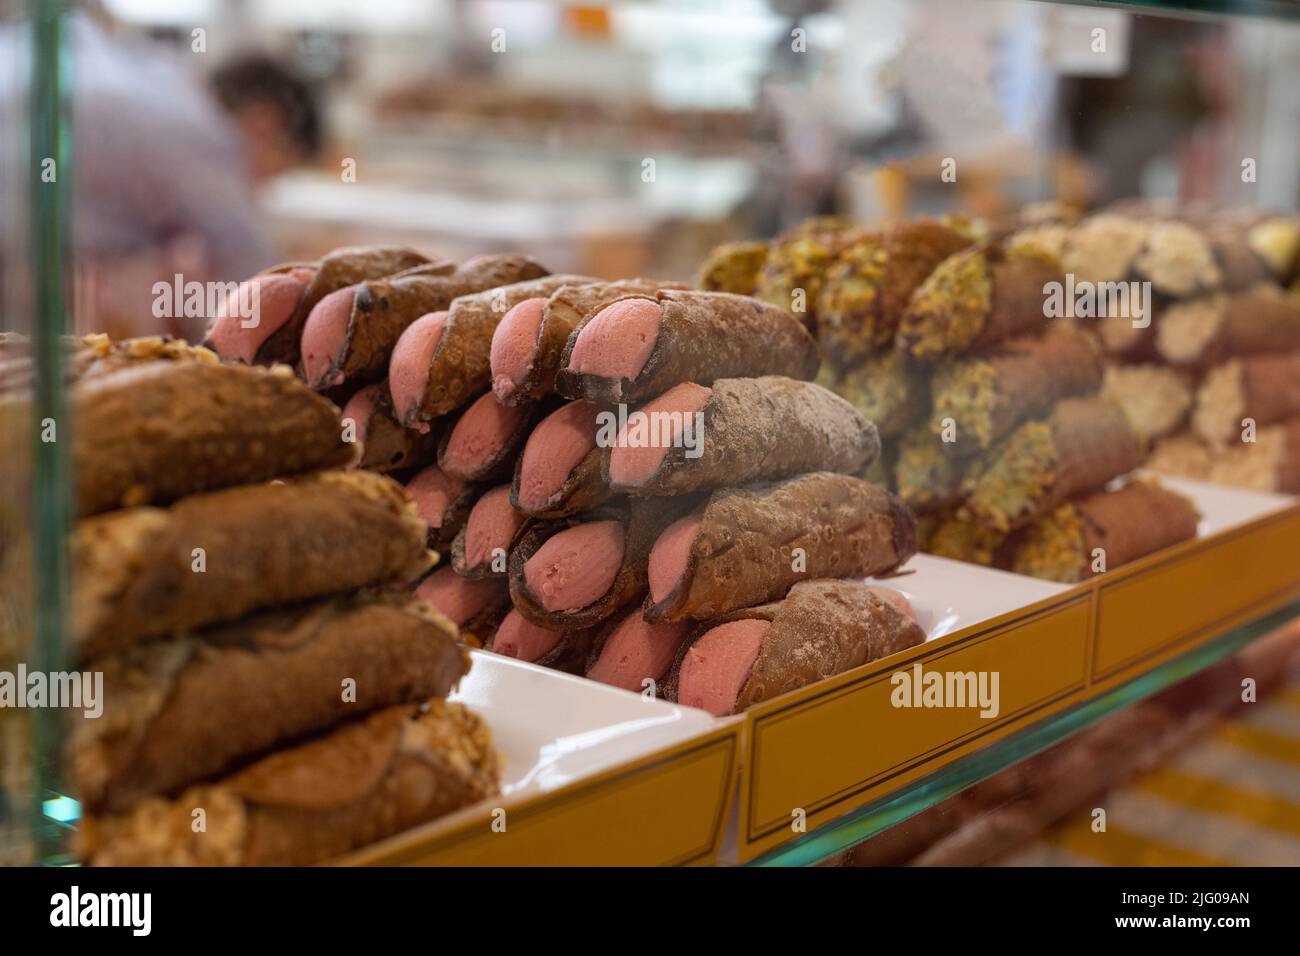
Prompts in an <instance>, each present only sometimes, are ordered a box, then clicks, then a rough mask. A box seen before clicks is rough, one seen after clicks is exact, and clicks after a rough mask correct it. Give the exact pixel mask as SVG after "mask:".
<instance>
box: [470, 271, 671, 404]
mask: <svg viewBox="0 0 1300 956" xmlns="http://www.w3.org/2000/svg"><path fill="white" fill-rule="evenodd" d="M684 288H686V287H685V286H683V285H679V284H678V283H675V282H658V281H655V280H652V279H624V280H620V281H617V282H589V283H587V284H585V285H565V286H561V287H560V288H558V289H556V290H555V292H553V293H552V294H551V296H550V298H536V299H525V300H524V301H523V302H520V303H519V304H517V305H516V306H515V307H514V308H512V309H511V310H510V311H509V312H507V313H506V314H505V316H504V317H503V318H502V319H501V322H500V323H499V324H498V325H497V327H496V331H495V332H493V333H492V350H491V366H492V391H493V393H494V394H495V395H496V397H497V399H498V400H499V401H500V402H501V403H502V404H505V405H519V404H522V403H524V402H528V401H536V400H537V399H539V398H542V397H543V396H545V395H548V394H550V393H551V392H552V391H553V390H554V388H555V373H556V372H557V371H558V370H559V367H560V357H561V355H562V354H563V352H564V345H565V343H566V342H567V341H568V340H569V335H570V334H571V333H572V332H573V330H574V329H575V328H577V327H578V326H579V325H580V324H581V323H582V320H583V319H584V318H586V317H587V316H588V315H591V314H592V313H593V312H598V311H599V310H601V309H603V308H604V307H605V306H607V305H609V304H610V303H611V302H614V301H615V300H617V299H621V298H622V297H623V296H625V295H633V294H635V293H647V294H648V293H654V292H657V291H659V290H660V289H684Z"/></svg>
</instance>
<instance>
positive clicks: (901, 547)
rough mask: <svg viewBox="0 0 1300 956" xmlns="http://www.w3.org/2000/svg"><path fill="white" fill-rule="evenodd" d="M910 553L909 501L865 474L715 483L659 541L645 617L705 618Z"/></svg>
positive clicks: (893, 562) (864, 573)
mask: <svg viewBox="0 0 1300 956" xmlns="http://www.w3.org/2000/svg"><path fill="white" fill-rule="evenodd" d="M914 553H916V523H915V521H914V519H913V518H912V514H911V512H910V511H908V510H907V506H906V505H904V504H903V503H902V502H901V501H899V500H898V499H897V498H895V497H894V496H893V495H891V494H890V493H889V492H887V491H885V490H883V489H881V488H878V487H876V486H875V485H872V484H870V483H868V482H866V481H863V480H862V479H861V478H855V477H852V476H850V475H837V474H832V473H829V472H814V473H812V474H808V475H801V476H800V477H798V478H791V479H788V480H786V481H782V482H778V483H776V484H771V485H759V486H757V487H753V488H739V489H730V490H724V491H716V492H714V493H713V494H712V495H711V496H710V497H709V500H708V502H707V503H706V504H705V505H704V507H703V508H702V509H699V510H697V511H694V512H692V513H690V514H688V515H686V516H685V517H683V518H681V519H679V520H678V521H676V522H674V523H673V524H672V525H670V526H669V527H668V528H667V529H666V530H665V531H664V532H663V534H662V535H660V536H659V538H658V540H657V541H655V543H654V549H653V550H652V551H651V553H650V561H649V572H648V573H649V583H650V596H649V598H648V599H647V600H646V611H645V616H646V619H647V620H649V621H681V620H707V619H708V618H711V617H714V616H716V615H718V614H724V613H726V612H728V611H731V610H735V609H736V608H740V607H747V606H750V605H754V604H760V603H762V602H764V601H771V600H774V599H776V598H779V597H781V596H782V595H784V594H785V593H786V591H788V590H789V589H790V586H791V585H792V584H795V583H796V582H798V581H804V580H808V579H809V578H822V577H836V578H838V577H868V576H870V575H873V574H881V573H884V572H887V571H892V570H894V569H895V568H897V567H898V566H899V565H900V564H902V563H903V562H904V561H906V560H907V559H908V558H910V557H911V556H912V555H913V554H914Z"/></svg>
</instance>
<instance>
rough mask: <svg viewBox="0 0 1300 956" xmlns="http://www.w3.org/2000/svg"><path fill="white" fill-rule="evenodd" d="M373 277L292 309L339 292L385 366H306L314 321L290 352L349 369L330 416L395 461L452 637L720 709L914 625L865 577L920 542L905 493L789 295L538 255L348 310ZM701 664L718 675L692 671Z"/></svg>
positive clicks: (425, 591) (891, 646) (372, 465)
mask: <svg viewBox="0 0 1300 956" xmlns="http://www.w3.org/2000/svg"><path fill="white" fill-rule="evenodd" d="M827 228H830V226H829V225H828V226H827ZM747 255H750V256H751V258H753V257H752V250H750V251H748V252H747ZM759 258H760V259H763V258H766V257H759ZM753 266H754V269H755V270H758V271H761V269H760V266H759V263H758V262H754V263H753ZM441 270H445V267H441ZM441 270H440V271H438V272H437V274H436V275H434V274H432V272H429V271H426V272H421V271H419V267H417V270H416V274H417V275H423V276H429V277H428V278H425V279H421V284H422V285H424V286H426V287H429V286H432V285H433V284H434V281H435V279H437V280H439V281H441V280H444V279H445V278H446V276H447V273H446V272H445V271H441ZM724 271H725V270H724ZM451 274H452V275H454V274H455V273H454V272H453V273H451ZM400 278H401V277H400V276H399V277H398V278H397V279H392V280H378V281H381V282H387V281H392V282H396V281H399V280H400ZM755 281H756V280H755ZM371 284H373V281H371ZM728 284H730V285H733V286H734V287H737V288H743V289H746V290H750V289H752V288H753V287H754V286H753V283H752V282H750V281H749V280H744V281H741V280H738V279H736V278H735V277H734V276H733V277H732V278H730V279H728ZM366 288H367V282H362V283H361V284H360V285H359V286H357V291H356V292H355V293H346V290H345V291H344V292H341V293H339V294H338V300H334V301H341V300H348V298H349V295H350V296H351V298H350V300H349V301H348V302H344V304H342V305H334V304H332V300H331V299H330V298H329V296H328V295H327V296H325V297H324V298H322V299H321V300H320V301H319V303H318V304H317V305H316V306H315V311H312V312H310V314H309V316H308V318H307V319H306V329H307V331H308V332H309V331H310V330H311V329H312V327H313V324H314V322H315V321H316V319H318V318H319V317H320V314H321V312H322V310H326V309H333V308H337V309H338V310H339V315H341V314H342V309H343V308H344V306H345V305H346V306H347V308H349V309H351V315H350V316H349V317H347V319H346V322H345V321H344V320H343V319H342V318H338V317H335V318H334V319H332V320H330V321H331V323H333V324H334V326H335V327H336V328H340V329H347V330H349V331H348V336H349V337H350V340H351V341H352V342H353V343H361V342H363V341H364V342H367V343H378V344H373V345H367V346H366V347H367V348H372V352H371V353H370V354H371V356H372V357H373V356H374V355H376V354H378V353H379V352H385V350H386V352H385V355H384V358H385V361H386V369H385V370H384V372H383V373H379V374H376V373H374V372H366V373H363V374H360V375H356V374H354V373H353V372H351V371H349V369H350V368H357V369H360V368H369V367H371V366H372V365H373V364H374V363H373V362H371V361H370V360H367V361H366V362H357V363H354V364H353V365H352V366H349V365H348V363H347V362H346V361H344V362H337V361H333V362H331V363H330V366H329V368H330V369H332V370H334V371H331V372H328V373H326V374H323V375H315V374H314V373H313V371H312V370H313V369H314V368H318V367H319V366H318V365H317V363H316V360H315V359H312V358H309V354H308V353H309V351H310V350H309V348H308V337H309V336H308V335H307V334H306V332H304V336H303V343H304V344H303V362H302V368H301V371H302V372H303V374H304V377H305V378H306V379H307V382H308V384H309V385H312V386H313V387H315V388H317V389H321V390H327V391H331V394H337V393H336V392H334V391H332V390H336V389H339V388H341V387H343V386H346V385H347V384H349V383H351V384H353V385H357V386H358V387H357V389H356V391H355V392H353V393H352V395H351V396H350V398H348V400H347V402H346V406H345V409H344V412H343V423H344V427H345V428H347V427H351V428H352V431H353V435H352V437H353V439H354V440H355V441H356V443H357V444H359V445H360V452H359V455H358V464H359V466H360V469H361V470H362V471H365V470H375V471H386V472H389V473H391V474H396V475H398V476H400V477H402V478H404V479H405V484H406V488H407V490H408V492H409V494H410V496H411V498H412V499H413V501H414V507H415V511H416V513H417V514H418V515H419V518H420V521H421V523H422V524H421V529H420V537H421V544H422V545H427V546H429V547H433V548H436V549H438V550H439V551H440V552H441V554H442V561H441V562H440V563H439V564H438V566H437V567H435V568H434V569H433V570H432V571H431V572H430V573H428V574H427V575H425V576H424V577H423V578H422V579H420V580H418V582H417V583H416V584H415V586H414V593H415V595H416V597H417V598H419V599H421V600H423V601H425V602H427V603H428V604H430V605H432V606H434V607H436V608H437V609H438V610H439V611H440V612H441V613H442V614H444V615H446V617H447V618H448V619H450V620H451V621H452V622H453V623H455V624H456V625H457V626H458V627H459V628H460V633H461V636H462V638H463V639H464V640H466V641H467V642H468V643H471V644H474V645H478V646H482V647H484V648H485V649H487V650H490V651H492V652H495V653H497V654H501V655H504V656H509V657H514V658H516V659H519V660H523V661H527V662H530V663H534V664H538V665H542V666H547V667H552V668H557V669H561V670H565V671H569V672H572V673H578V674H586V675H588V676H590V677H591V678H592V679H594V680H599V681H602V682H605V683H609V684H613V685H615V686H618V687H622V688H626V689H628V690H633V691H638V692H644V691H646V690H647V689H649V688H652V689H653V692H654V693H655V694H657V695H659V696H663V697H667V698H669V699H674V700H681V701H683V702H686V703H691V704H693V705H697V706H703V707H705V708H706V709H709V710H711V711H712V712H714V713H717V714H727V713H733V712H735V711H737V710H741V709H743V708H744V707H746V706H749V705H751V704H753V703H756V702H758V701H760V700H765V699H767V698H768V697H771V696H774V695H775V694H779V693H783V692H784V691H786V690H789V689H792V688H794V687H797V686H801V685H802V684H804V683H808V682H810V681H813V680H817V679H820V678H822V677H825V676H829V675H831V674H834V673H839V672H840V671H843V670H846V669H848V668H851V667H855V666H857V665H858V664H861V663H863V662H865V661H867V660H870V659H873V658H875V657H879V656H882V655H884V654H888V653H892V652H893V650H895V649H898V648H900V647H903V646H906V645H907V644H909V643H915V642H917V641H920V640H922V639H923V638H924V633H923V632H922V631H921V629H920V627H919V625H918V624H917V623H916V621H915V620H914V619H913V617H912V616H910V615H909V613H908V610H907V609H905V602H903V604H904V607H903V608H900V606H899V604H898V603H897V601H896V600H892V595H889V594H887V595H885V596H884V597H882V596H881V593H880V591H879V589H872V588H870V587H868V586H867V585H865V584H864V583H862V579H864V578H866V577H868V576H871V575H876V574H884V573H888V572H890V571H892V570H894V569H896V568H897V567H898V566H899V565H901V564H902V563H903V562H905V561H906V560H907V559H908V558H909V557H910V556H911V554H912V553H913V552H914V551H915V547H916V542H915V528H914V524H913V521H912V517H911V515H910V513H909V512H908V510H907V508H906V507H905V506H904V505H903V504H902V502H900V501H899V500H898V499H897V498H895V497H893V496H892V495H891V494H890V493H889V492H887V491H885V490H884V489H882V488H880V487H878V486H876V485H874V484H872V483H870V482H868V481H866V480H865V479H864V478H863V477H862V476H863V475H864V474H865V473H866V471H867V470H868V469H869V468H870V467H871V466H872V465H873V464H874V463H875V462H876V461H877V459H878V458H879V457H880V452H881V447H880V439H879V435H878V432H877V429H876V427H875V426H874V425H873V424H872V423H871V422H870V421H869V420H868V419H867V418H865V417H864V416H863V415H862V414H861V413H860V412H859V411H858V410H856V409H855V408H854V407H853V406H852V405H851V404H849V403H848V402H846V401H844V400H843V399H841V398H839V397H837V396H836V395H835V394H833V393H832V392H831V391H829V390H827V389H826V388H824V387H822V386H820V385H818V384H815V383H814V382H812V381H811V379H812V378H813V377H814V376H815V374H816V372H817V369H818V365H819V356H818V350H817V344H816V341H815V339H814V337H813V335H812V334H811V333H810V332H809V331H808V329H807V328H806V327H805V325H804V324H803V323H802V322H800V321H799V320H797V319H795V318H793V317H792V316H791V314H790V313H789V312H787V311H785V310H784V309H781V308H778V307H776V306H774V305H772V304H770V303H768V302H765V301H762V300H760V299H757V298H750V297H748V296H746V295H740V294H736V293H731V292H715V291H691V290H689V289H687V288H684V287H682V286H680V285H677V284H674V283H669V282H660V281H655V280H649V279H629V280H621V281H609V282H603V281H596V280H592V279H588V278H585V277H582V276H540V277H529V278H522V279H520V280H519V281H517V282H513V283H508V284H505V285H496V286H492V287H489V288H486V289H482V290H478V291H474V292H470V293H466V294H461V295H458V296H456V297H455V298H453V299H451V300H450V301H449V302H446V303H445V304H439V305H438V306H437V307H436V308H435V307H432V306H429V303H428V302H427V301H425V302H423V303H422V305H421V306H420V307H421V308H425V307H428V309H429V310H428V311H426V312H425V313H424V314H419V315H410V314H409V313H408V314H406V315H404V316H403V317H402V321H404V322H405V327H404V328H403V329H402V330H401V331H400V333H399V334H397V335H396V336H392V335H386V336H385V337H383V339H382V341H381V340H379V339H372V338H366V337H365V335H363V334H362V332H361V331H356V330H364V329H365V328H366V325H367V322H368V321H369V317H368V316H367V315H363V314H361V312H359V311H358V310H359V309H360V303H362V302H363V301H371V300H374V301H379V299H380V297H379V296H377V295H375V294H372V293H366V292H365V291H364V290H365V289H366ZM390 301H391V299H390ZM412 311H414V310H412ZM327 318H328V317H327ZM322 321H323V320H322ZM355 347H357V346H355V345H354V348H355ZM315 348H316V343H315V342H313V343H312V345H311V349H315ZM311 354H312V355H315V354H316V352H315V351H311ZM336 354H337V353H336ZM339 369H342V370H343V372H344V374H343V378H342V380H341V381H340V380H339V378H338V376H337V375H336V374H335V373H336V372H337V371H338V370H339ZM360 379H364V383H362V382H361V381H360ZM737 627H739V629H740V630H741V631H743V632H745V636H744V638H743V639H738V643H737V644H736V646H737V647H738V648H742V649H745V651H744V653H742V654H740V655H739V656H736V655H730V656H728V655H727V654H722V655H719V654H718V653H717V651H716V648H717V647H718V646H720V645H719V641H720V639H719V637H718V636H717V635H716V634H715V633H714V632H715V631H717V630H718V629H724V633H726V629H732V630H734V629H736V628H737ZM796 635H803V636H804V637H808V636H812V635H820V636H818V637H817V643H816V652H815V653H809V652H808V651H807V648H801V646H800V645H799V643H798V642H797V641H796V640H795V636H796ZM727 643H728V642H726V641H722V644H724V645H725V644H727ZM697 645H698V647H699V651H698V653H696V654H694V656H692V654H691V653H690V652H689V651H690V649H691V648H694V647H696V646H697ZM750 651H752V652H753V653H752V654H750V653H749V652H750ZM692 662H694V663H692ZM718 681H722V682H723V683H725V684H727V686H731V685H732V684H734V687H733V688H732V690H733V692H732V693H731V695H730V697H729V698H726V699H725V700H724V697H725V695H722V696H719V693H715V692H713V691H710V692H709V693H707V694H706V693H704V691H702V690H701V688H704V687H713V686H714V685H715V684H717V682H718ZM715 690H716V688H715Z"/></svg>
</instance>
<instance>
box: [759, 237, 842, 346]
mask: <svg viewBox="0 0 1300 956" xmlns="http://www.w3.org/2000/svg"><path fill="white" fill-rule="evenodd" d="M855 232H856V227H855V226H854V225H853V223H852V222H850V221H849V220H847V219H841V218H838V217H832V216H823V217H817V218H814V219H809V220H806V221H805V222H802V223H800V224H799V225H798V226H796V227H795V228H794V229H792V230H790V231H789V232H787V233H785V234H783V235H781V236H778V237H777V238H776V239H774V240H772V242H771V244H770V245H769V246H768V249H767V255H766V257H765V258H764V260H763V268H762V270H761V271H760V272H759V275H758V281H757V284H756V286H755V288H754V292H753V294H754V296H755V298H758V299H762V300H763V301H764V302H770V303H771V304H772V305H775V306H777V307H778V308H781V309H784V310H785V311H786V312H789V313H790V314H792V315H794V316H795V317H796V318H798V319H799V321H800V322H802V323H803V324H804V325H805V326H807V327H808V328H809V329H816V327H817V312H816V310H817V303H818V301H819V300H820V299H821V290H822V283H823V282H824V281H825V278H826V270H827V269H829V268H830V265H831V263H832V262H834V261H835V255H836V253H837V252H838V251H839V249H840V248H841V246H843V244H844V243H845V241H846V239H847V238H848V237H849V236H852V235H854V234H855Z"/></svg>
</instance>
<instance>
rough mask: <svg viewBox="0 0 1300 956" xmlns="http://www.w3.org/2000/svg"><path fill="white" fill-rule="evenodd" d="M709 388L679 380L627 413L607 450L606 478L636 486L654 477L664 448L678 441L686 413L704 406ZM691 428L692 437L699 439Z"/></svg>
mask: <svg viewBox="0 0 1300 956" xmlns="http://www.w3.org/2000/svg"><path fill="white" fill-rule="evenodd" d="M712 394H713V389H711V388H705V387H704V386H703V385H696V384H695V383H694V382H683V383H682V384H681V385H677V386H674V387H673V388H670V389H669V390H668V391H666V392H664V393H663V394H662V395H660V396H659V397H658V398H655V399H653V400H652V401H649V402H647V403H646V404H645V405H643V406H642V407H641V408H639V409H637V410H636V411H635V412H633V413H632V414H631V415H629V416H628V421H627V425H626V426H625V427H624V428H623V430H622V431H620V432H619V433H618V439H617V441H616V442H615V443H614V447H613V449H611V451H610V453H609V480H610V483H611V484H614V485H625V486H636V485H641V484H644V483H645V482H647V481H649V480H650V479H651V478H652V477H654V474H655V472H657V471H658V470H659V468H660V466H661V465H663V463H664V459H665V458H666V457H668V452H669V450H670V449H671V448H673V447H674V446H675V445H680V444H681V443H682V433H683V430H684V428H685V427H687V426H686V419H687V417H688V416H693V415H695V414H697V413H698V412H699V411H700V410H701V409H703V408H704V405H705V403H706V402H708V400H709V397H710V396H711V395H712ZM689 427H690V428H691V429H692V430H693V431H692V435H693V436H694V437H693V441H695V442H698V441H700V440H702V439H703V437H704V436H703V435H702V434H701V433H700V432H698V431H695V430H694V429H695V422H694V421H691V422H690V424H689Z"/></svg>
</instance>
